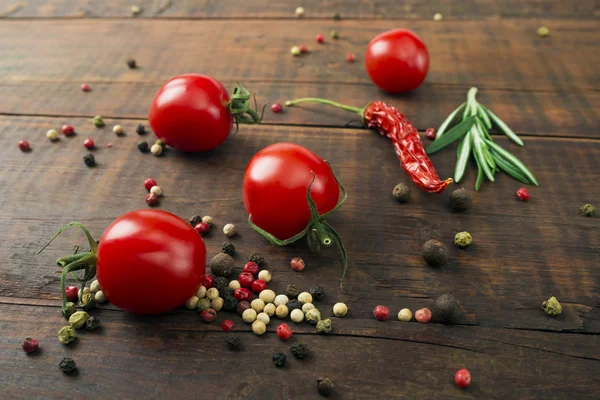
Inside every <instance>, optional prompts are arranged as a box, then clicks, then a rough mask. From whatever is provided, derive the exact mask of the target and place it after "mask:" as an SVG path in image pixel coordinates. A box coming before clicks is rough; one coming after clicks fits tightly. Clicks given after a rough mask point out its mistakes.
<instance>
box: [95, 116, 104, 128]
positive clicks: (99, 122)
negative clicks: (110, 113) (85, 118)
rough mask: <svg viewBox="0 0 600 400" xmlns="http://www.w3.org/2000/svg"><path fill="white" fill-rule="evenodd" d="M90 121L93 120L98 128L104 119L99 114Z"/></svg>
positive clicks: (102, 124)
mask: <svg viewBox="0 0 600 400" xmlns="http://www.w3.org/2000/svg"><path fill="white" fill-rule="evenodd" d="M92 121H93V122H94V125H96V126H97V127H98V128H101V127H103V126H104V120H103V119H102V117H101V116H99V115H96V116H95V117H94V119H93V120H92Z"/></svg>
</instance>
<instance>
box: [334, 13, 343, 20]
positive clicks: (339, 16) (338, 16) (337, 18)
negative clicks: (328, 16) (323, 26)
mask: <svg viewBox="0 0 600 400" xmlns="http://www.w3.org/2000/svg"><path fill="white" fill-rule="evenodd" d="M341 19H342V16H341V15H340V13H335V14H333V20H334V21H339V20H341Z"/></svg>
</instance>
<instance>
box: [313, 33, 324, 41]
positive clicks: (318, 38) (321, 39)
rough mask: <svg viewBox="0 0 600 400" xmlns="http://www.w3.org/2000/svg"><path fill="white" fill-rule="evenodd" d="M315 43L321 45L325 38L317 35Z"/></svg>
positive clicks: (320, 34)
mask: <svg viewBox="0 0 600 400" xmlns="http://www.w3.org/2000/svg"><path fill="white" fill-rule="evenodd" d="M315 39H316V41H317V43H323V42H324V41H325V36H324V35H323V34H322V33H319V34H318V35H317V36H316V37H315Z"/></svg>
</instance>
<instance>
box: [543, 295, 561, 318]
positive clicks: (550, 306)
mask: <svg viewBox="0 0 600 400" xmlns="http://www.w3.org/2000/svg"><path fill="white" fill-rule="evenodd" d="M542 308H543V309H544V312H545V313H546V314H548V315H550V316H552V317H556V316H557V315H560V313H562V306H561V305H560V303H559V302H558V300H557V299H556V297H554V296H552V297H550V298H549V299H548V300H546V301H544V302H543V303H542Z"/></svg>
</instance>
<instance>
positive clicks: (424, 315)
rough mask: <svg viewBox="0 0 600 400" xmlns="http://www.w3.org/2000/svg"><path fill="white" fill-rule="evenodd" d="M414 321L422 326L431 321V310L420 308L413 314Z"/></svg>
mask: <svg viewBox="0 0 600 400" xmlns="http://www.w3.org/2000/svg"><path fill="white" fill-rule="evenodd" d="M415 319H416V320H417V321H419V322H421V323H423V324H425V323H427V322H429V321H431V310H430V309H429V308H421V309H420V310H417V312H416V313H415Z"/></svg>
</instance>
